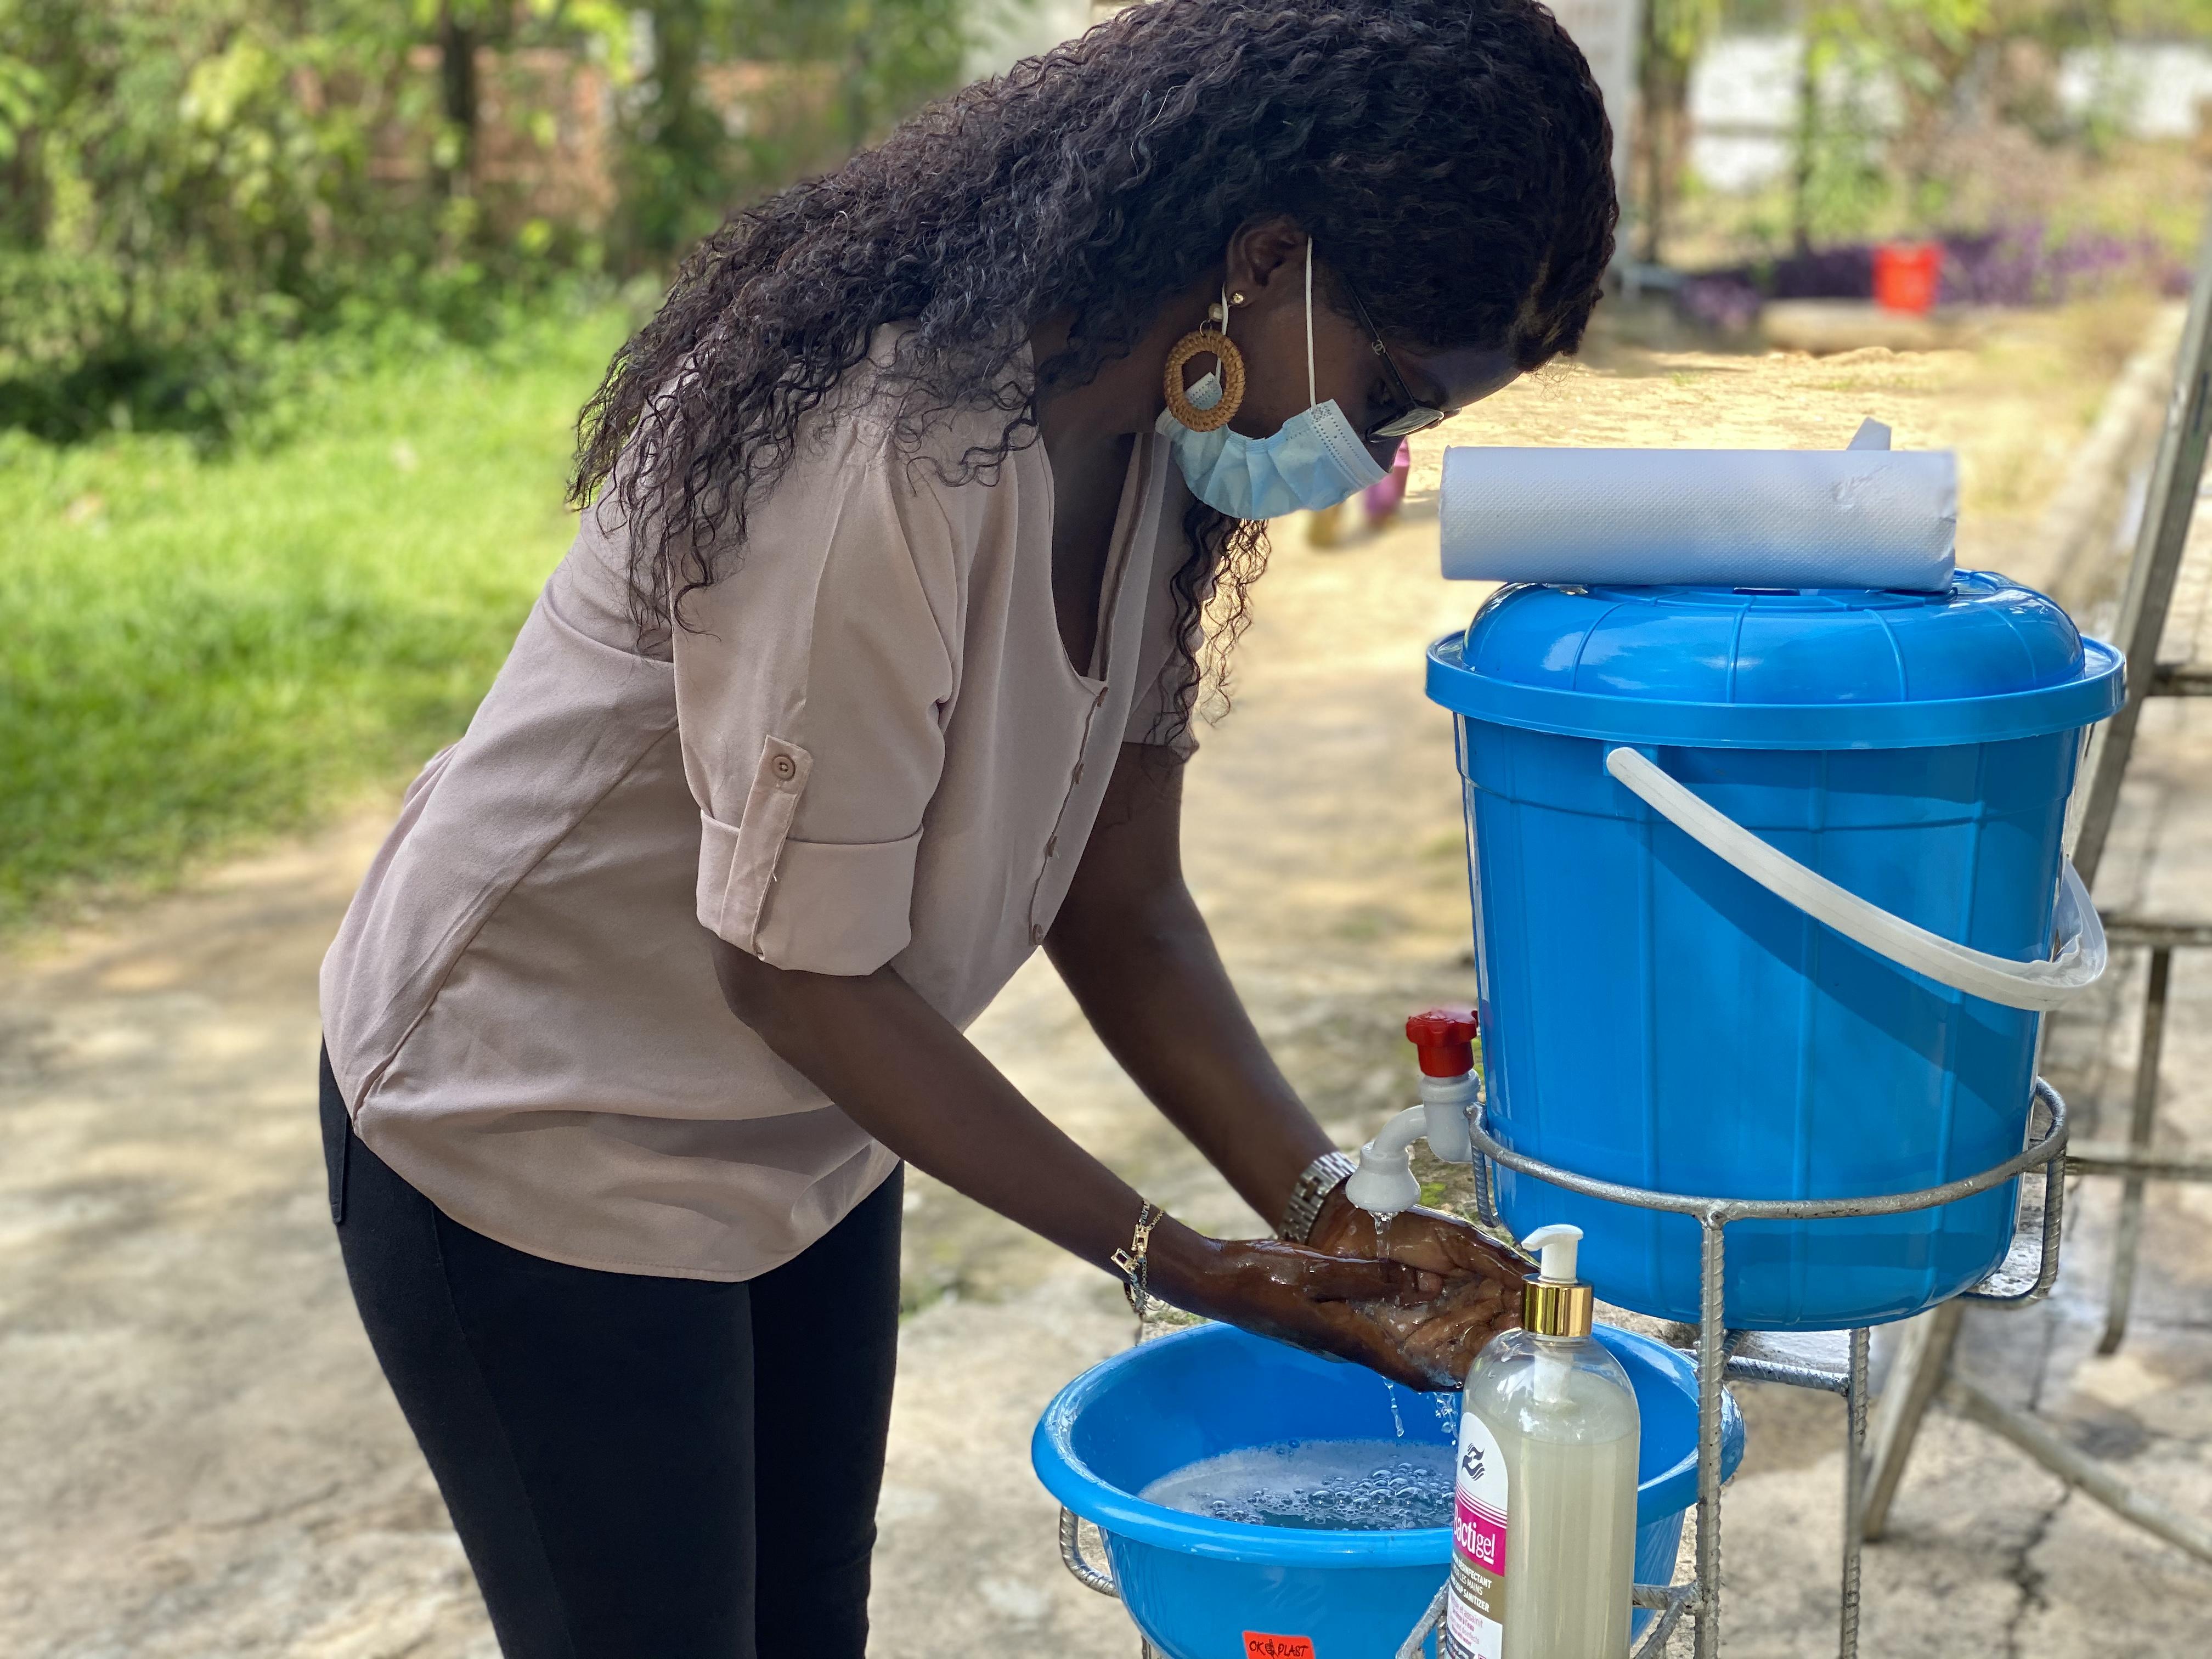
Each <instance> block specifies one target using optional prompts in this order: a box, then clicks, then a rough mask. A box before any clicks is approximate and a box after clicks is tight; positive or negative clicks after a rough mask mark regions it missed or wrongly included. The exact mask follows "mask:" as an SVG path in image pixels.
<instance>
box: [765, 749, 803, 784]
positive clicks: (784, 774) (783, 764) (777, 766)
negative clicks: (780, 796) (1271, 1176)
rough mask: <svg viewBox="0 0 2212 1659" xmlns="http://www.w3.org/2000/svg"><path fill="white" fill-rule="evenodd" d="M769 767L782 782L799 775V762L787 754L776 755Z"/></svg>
mask: <svg viewBox="0 0 2212 1659" xmlns="http://www.w3.org/2000/svg"><path fill="white" fill-rule="evenodd" d="M769 770H770V771H772V772H774V773H775V775H776V776H777V777H779V778H781V780H782V781H784V782H786V783H789V782H790V781H792V780H793V778H795V777H797V776H798V775H799V763H798V762H797V761H795V760H793V759H792V757H790V756H788V755H778V756H777V757H775V761H774V762H773V763H771V764H770V766H769Z"/></svg>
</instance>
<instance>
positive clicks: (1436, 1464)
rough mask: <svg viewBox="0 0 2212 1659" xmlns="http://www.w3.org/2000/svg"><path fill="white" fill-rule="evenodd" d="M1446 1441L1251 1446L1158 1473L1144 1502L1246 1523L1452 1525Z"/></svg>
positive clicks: (1375, 1527)
mask: <svg viewBox="0 0 2212 1659" xmlns="http://www.w3.org/2000/svg"><path fill="white" fill-rule="evenodd" d="M1452 1457H1453V1449H1452V1448H1451V1447H1449V1446H1437V1445H1429V1444H1426V1443H1422V1442H1419V1441H1414V1442H1412V1443H1407V1442H1406V1441H1402V1440H1319V1441H1299V1440H1292V1441H1287V1442H1285V1443H1282V1444H1280V1445H1275V1446H1248V1447H1245V1448H1243V1449H1239V1450H1237V1451H1232V1452H1224V1453H1223V1454H1222V1455H1220V1456H1218V1457H1209V1458H1206V1460H1205V1461H1204V1462H1197V1463H1191V1464H1187V1465H1185V1466H1184V1467H1183V1468H1179V1469H1177V1470H1176V1471H1175V1472H1174V1473H1173V1474H1165V1475H1162V1476H1161V1477H1160V1478H1159V1479H1158V1480H1155V1481H1153V1482H1152V1485H1151V1486H1146V1488H1145V1489H1144V1491H1143V1492H1140V1493H1139V1494H1138V1496H1139V1497H1140V1498H1143V1499H1144V1500H1145V1501H1146V1503H1148V1504H1159V1505H1161V1506H1162V1507H1163V1508H1165V1509H1173V1510H1185V1511H1187V1512H1188V1513H1189V1514H1192V1515H1202V1516H1207V1517H1208V1518H1210V1519H1212V1520H1215V1521H1236V1522H1243V1524H1244V1525H1246V1526H1248V1527H1295V1528H1302V1529H1305V1530H1310V1531H1328V1532H1395V1531H1398V1530H1401V1528H1408V1527H1449V1525H1451V1522H1452Z"/></svg>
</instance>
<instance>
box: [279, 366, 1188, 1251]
mask: <svg viewBox="0 0 2212 1659" xmlns="http://www.w3.org/2000/svg"><path fill="white" fill-rule="evenodd" d="M882 349H883V346H882V343H881V342H879V343H878V356H879V357H880V355H881V351H882ZM870 373H871V371H870V370H869V369H868V368H866V366H864V368H863V369H862V370H861V371H860V374H861V375H862V376H866V375H868V374H870ZM850 390H851V393H852V396H851V398H849V399H848V404H847V405H846V407H845V408H844V410H843V412H842V413H839V414H836V415H834V416H828V417H825V418H823V419H821V420H819V421H817V422H816V424H815V426H814V427H813V428H811V430H810V431H809V432H808V433H807V435H806V436H805V441H804V442H803V444H802V445H801V447H800V450H799V454H798V456H797V458H796V459H795V460H794V461H793V465H792V466H791V467H790V468H789V470H788V471H787V472H786V473H785V474H784V475H783V477H781V479H780V480H779V481H778V482H777V483H776V484H775V488H774V489H771V490H770V491H769V492H768V493H767V494H766V495H763V496H762V497H760V498H758V499H757V501H756V502H755V503H754V506H753V508H752V513H751V523H750V528H749V532H748V536H747V541H746V545H745V547H744V550H743V551H742V553H741V555H740V556H739V557H738V559H737V561H736V562H734V564H733V565H732V568H730V569H729V572H728V574H726V575H724V576H723V577H722V578H721V579H720V580H718V581H717V582H715V583H714V585H713V586H710V587H708V588H706V589H704V590H703V591H702V592H696V593H695V594H693V595H692V596H691V597H690V600H689V601H688V606H689V611H688V614H689V616H690V621H691V623H692V624H693V626H692V629H690V630H679V631H678V632H677V633H676V635H675V638H674V642H673V645H672V647H671V649H670V650H669V651H668V652H667V653H665V654H664V655H663V656H659V657H656V656H654V655H651V654H644V653H641V652H640V651H639V649H638V648H637V644H636V640H635V631H634V629H633V627H632V625H631V623H630V621H629V615H628V611H627V599H626V590H625V587H624V567H625V552H624V543H623V528H622V526H621V525H620V524H619V523H618V522H614V521H612V520H613V513H612V509H609V508H604V507H603V508H600V509H594V510H591V511H587V512H586V513H585V514H584V515H583V518H582V521H581V525H580V532H579V534H578V536H577V538H576V541H575V544H574V547H573V548H572V549H571V550H570V551H569V553H568V557H567V558H566V559H565V560H564V561H562V563H561V565H560V567H559V568H557V569H556V570H555V571H554V573H553V574H552V576H551V578H550V580H548V581H547V583H546V585H545V589H544V592H543V594H541V595H540V597H539V599H538V603H537V605H536V607H535V608H534V609H533V610H532V612H531V614H530V617H529V620H528V621H527V622H526V623H525V624H524V625H523V629H522V631H521V633H520V635H519V636H518V637H517V639H516V641H515V643H514V648H513V653H511V654H510V655H509V656H508V658H507V663H506V665H505V666H504V667H503V668H502V669H501V671H500V673H499V677H498V678H497V679H496V681H495V682H494V684H493V685H492V689H491V690H490V693H489V695H488V696H486V697H485V698H484V701H483V705H482V706H481V707H480V708H478V709H477V714H476V718H475V719H474V720H471V722H470V724H469V728H468V732H467V734H466V735H465V736H464V737H463V738H461V740H460V741H459V743H457V744H454V745H453V747H451V748H450V749H447V750H445V751H444V752H443V753H441V754H440V755H439V756H437V757H435V759H433V760H432V761H431V762H430V763H429V764H428V766H427V767H425V768H424V769H423V770H422V775H421V776H420V777H418V778H417V779H416V781H415V782H414V784H413V785H412V786H411V787H410V788H409V790H408V792H407V795H406V799H405V802H404V805H403V806H402V808H401V811H400V815H399V821H398V824H397V825H395V826H394V828H393V829H392V833H391V835H390V836H389V837H388V838H387V839H386V842H385V844H384V847H383V848H382V850H381V851H380V853H379V854H377V857H376V860H375V862H374V864H373V865H372V866H370V869H369V872H368V877H367V878H366V880H365V881H364V882H363V883H362V889H361V891H360V892H359V894H358V895H356V897H355V899H354V902H353V904H352V907H351V908H350V909H349V910H348V912H347V913H346V918H345V921H344V923H343V927H341V928H340V930H339V933H338V937H337V942H336V943H335V944H334V945H332V946H331V951H330V954H329V956H328V957H326V958H325V961H324V963H323V973H322V1012H323V1023H324V1030H325V1041H326V1042H327V1043H328V1045H329V1048H330V1055H331V1066H332V1067H333V1068H334V1070H335V1071H336V1073H337V1079H338V1081H339V1084H340V1085H341V1086H342V1088H343V1091H344V1094H345V1097H346V1099H347V1101H348V1103H349V1104H350V1106H351V1108H352V1110H353V1114H354V1122H355V1127H356V1131H357V1132H358V1133H359V1134H360V1135H361V1138H362V1140H363V1141H364V1142H365V1143H366V1144H367V1145H368V1146H370V1147H371V1148H373V1149H374V1151H375V1152H377V1154H378V1155H379V1156H380V1157H381V1158H383V1159H384V1160H385V1161H386V1163H388V1164H391V1166H392V1168H393V1169H394V1170H398V1173H399V1174H400V1175H401V1176H404V1178H405V1179H406V1180H407V1181H408V1182H410V1183H411V1184H412V1185H413V1186H415V1187H416V1188H417V1189H418V1190H420V1191H421V1192H422V1193H423V1194H425V1195H426V1196H427V1197H428V1198H429V1199H430V1200H431V1201H432V1202H433V1203H435V1205H436V1206H438V1207H439V1209H441V1211H443V1212H445V1213H446V1214H447V1215H448V1216H450V1217H452V1218H453V1219H454V1220H456V1221H458V1222H460V1223H461V1224H462V1225H465V1226H468V1227H471V1228H473V1229H475V1230H476V1231H478V1232H482V1233H484V1234H487V1235H489V1237H493V1238H495V1239H497V1240H499V1241H501V1243H507V1244H509V1245H512V1246H513V1247H515V1248H516V1249H522V1250H526V1251H529V1252H531V1253H532V1254H533V1255H540V1256H544V1257H547V1258H549V1259H550V1260H553V1261H564V1262H570V1263H573V1264H575V1265H577V1266H580V1267H599V1268H605V1269H610V1270H612V1271H615V1272H620V1273H655V1274H662V1275H668V1276H673V1277H678V1278H690V1279H749V1278H751V1277H752V1276H753V1275H755V1274H757V1273H763V1272H765V1271H767V1270H768V1269H769V1268H770V1267H775V1266H777V1265H778V1264H779V1263H781V1262H783V1261H787V1260H789V1259H790V1258H791V1257H792V1256H793V1255H797V1254H798V1253H799V1251H800V1250H802V1249H805V1247H806V1246H807V1245H808V1244H810V1243H812V1242H813V1241H814V1240H815V1239H817V1238H818V1237H821V1236H822V1234H823V1233H824V1232H826V1231H828V1230H829V1228H830V1227H831V1226H832V1225H835V1224H836V1222H837V1221H838V1220H839V1219H841V1218H842V1217H843V1216H845V1215H846V1214H847V1213H848V1212H849V1211H851V1210H852V1209H853V1207H854V1206H855V1205H857V1204H858V1203H859V1202H860V1200H862V1199H864V1198H865V1197H866V1196H867V1195H868V1194H869V1193H871V1192H872V1191H873V1190H874V1189H875V1188H876V1186H877V1184H878V1182H881V1181H882V1180H883V1179H884V1176H886V1175H888V1174H889V1173H890V1170H891V1168H892V1166H893V1164H894V1163H895V1162H896V1159H895V1158H893V1156H892V1155H891V1153H890V1152H889V1151H887V1150H886V1149H885V1148H884V1147H883V1146H880V1145H878V1143H877V1142H876V1141H874V1140H873V1139H871V1138H870V1137H869V1136H867V1135H866V1134H865V1133H862V1132H861V1130H860V1128H859V1127H857V1126H856V1125H854V1123H853V1122H852V1121H850V1120H849V1119H848V1118H847V1117H846V1116H845V1115H844V1114H843V1113H842V1112H840V1111H839V1110H838V1109H836V1106H835V1105H833V1104H832V1103H830V1102H829V1101H828V1100H827V1099H825V1098H824V1097H823V1096H822V1095H821V1094H820V1093H819V1092H818V1091H817V1090H816V1089H815V1088H814V1087H813V1085H811V1084H810V1083H808V1082H807V1081H806V1079H805V1078H803V1077H801V1076H800V1075H799V1073H797V1072H796V1071H794V1070H793V1069H792V1068H791V1067H790V1066H787V1065H786V1064H785V1063H784V1062H783V1061H782V1060H779V1059H778V1058H777V1057H776V1056H775V1054H772V1053H771V1052H770V1051H769V1048H768V1047H767V1046H766V1045H765V1044H764V1043H763V1042H761V1040H760V1039H759V1038H758V1037H757V1036H755V1035H754V1034H753V1032H752V1030H750V1028H749V1027H747V1026H745V1025H744V1024H742V1023H740V1022H739V1021H738V1019H737V1018H736V1017H735V1016H733V1015H732V1014H731V1013H730V1012H729V1011H728V1009H727V1008H726V1006H724V1004H723V1002H722V999H721V994H720V990H719V988H718V987H717V986H716V984H715V980H714V969H713V966H712V962H711V959H710V957H709V954H708V936H707V933H706V931H704V930H706V929H711V930H712V931H713V932H714V933H717V934H720V936H721V937H722V938H723V939H727V940H728V941H729V942H730V943H731V944H732V945H737V946H738V947H739V948H741V949H743V950H745V951H750V952H752V953H753V954H754V955H756V956H757V957H760V958H761V959H762V960H763V961H766V962H769V963H775V965H777V966H779V967H786V968H793V969H807V970H810V971H812V972H817V973H829V974H867V973H872V972H873V971H874V970H875V969H878V968H879V967H881V966H883V965H884V963H890V964H891V965H892V966H893V967H894V968H895V969H896V971H897V972H898V974H899V975H900V976H901V977H902V979H904V980H905V981H907V983H908V984H909V985H910V986H912V987H914V988H915V991H917V992H918V993H919V994H921V996H922V997H923V998H924V999H925V1000H927V1001H928V1002H929V1004H930V1005H931V1006H933V1007H934V1008H936V1009H937V1010H938V1012H940V1013H942V1014H943V1015H944V1016H945V1018H946V1019H948V1020H950V1021H951V1022H952V1023H953V1024H956V1025H960V1026H965V1025H966V1024H968V1023H969V1022H970V1021H971V1020H973V1019H974V1018H975V1016H976V1015H977V1014H979V1013H981V1012H982V1010H983V1008H984V1007H985V1006H986V1005H987V1004H988V1003H989V1002H990V1000H991V999H992V998H993V997H994V995H996V994H997V993H998V991H999V990H1000V987H1002V986H1004V985H1005V984H1006V981H1007V980H1008V979H1009V978H1011V977H1012V975H1013V973H1014V970H1015V969H1017V968H1018V967H1019V966H1020V965H1021V964H1022V963H1023V962H1024V959H1026V958H1027V957H1028V956H1029V955H1030V952H1031V951H1033V950H1034V949H1035V948H1036V945H1038V944H1039V943H1040V942H1041V941H1042V939H1043V938H1044V935H1045V931H1046V929H1048V927H1050V926H1051V925H1052V921H1053V916H1054V913H1055V912H1056V911H1057V910H1058V908H1059V907H1060V901H1061V899H1062V898H1063V897H1064V896H1066V891H1067V887H1068V882H1069V879H1070V878H1071V877H1072V875H1073V872H1074V869H1075V866H1076V863H1077V861H1078V860H1079V858H1080V857H1081V856H1082V853H1083V848H1084V844H1085V842H1086V841H1087V840H1088V838H1089V836H1090V834H1091V825H1092V822H1093V820H1094V818H1095V817H1096V816H1097V810H1098V805H1099V801H1100V798H1101V796H1102V794H1103V791H1104V789H1105V787H1106V783H1107V780H1108V777H1109V775H1110V774H1111V772H1112V770H1113V768H1114V763H1115V757H1116V755H1117V752H1118V750H1119V747H1120V745H1121V744H1122V743H1124V742H1146V741H1162V740H1164V739H1165V738H1166V737H1167V736H1168V735H1169V732H1170V726H1171V722H1172V720H1173V716H1174V714H1175V711H1176V682H1177V680H1178V678H1179V677H1178V676H1177V675H1176V674H1174V673H1172V672H1170V671H1168V670H1169V667H1170V659H1171V657H1172V654H1173V653H1172V647H1173V632H1174V630H1173V614H1174V607H1173V601H1172V598H1171V595H1170V590H1169V586H1168V582H1169V579H1170V577H1171V576H1172V574H1174V572H1175V570H1176V568H1177V567H1178V566H1179V565H1180V564H1181V562H1182V558H1183V556H1184V553H1185V550H1186V547H1185V541H1184V538H1183V535H1182V512H1183V508H1184V507H1185V506H1186V504H1187V503H1188V500H1189V497H1188V494H1187V493H1186V492H1185V490H1184V489H1183V486H1182V481H1181V479H1180V477H1177V476H1176V471H1175V466H1174V464H1173V462H1172V460H1171V459H1170V458H1169V455H1168V453H1167V450H1166V447H1165V445H1164V441H1162V440H1160V439H1158V437H1155V436H1152V435H1143V436H1140V437H1139V438H1138V439H1137V440H1136V441H1135V444H1134V448H1133V453H1132V455H1131V458H1130V463H1129V470H1128V473H1127V478H1126V479H1125V481H1124V483H1123V485H1122V490H1121V505H1120V508H1119V511H1118V513H1117V515H1116V518H1115V525H1114V530H1113V535H1112V540H1111V544H1110V551H1109V558H1108V563H1107V570H1106V576H1105V582H1104V586H1103V590H1102V595H1101V602H1100V609H1099V624H1098V635H1097V647H1096V650H1095V653H1094V655H1093V659H1092V660H1091V664H1090V665H1089V670H1088V671H1087V672H1085V673H1078V672H1076V671H1075V670H1074V668H1073V665H1071V664H1070V663H1069V661H1068V659H1067V655H1066V649H1065V647H1063V646H1062V644H1061V641H1060V630H1059V627H1058V623H1057V621H1056V618H1055V616H1054V607H1053V598H1052V568H1051V564H1052V562H1051V547H1052V513H1053V486H1052V474H1051V471H1050V470H1049V468H1048V465H1047V463H1046V459H1045V455H1044V452H1043V450H1042V447H1037V446H1034V445H1033V446H1031V447H1030V448H1028V449H1026V450H1024V451H1021V452H1019V453H1016V454H1014V455H1012V456H1010V457H1009V458H1008V459H1007V460H1006V463H1005V465H1004V466H1003V467H1002V469H1001V470H1000V473H999V475H998V477H997V478H996V479H995V481H994V482H990V483H985V482H981V481H976V482H970V483H963V484H959V485H957V486H956V485H948V484H947V483H945V482H944V481H943V479H942V478H941V477H939V473H938V471H937V469H936V468H934V467H933V466H931V465H928V464H927V460H926V459H925V460H924V461H923V462H922V463H921V464H920V465H916V464H915V462H914V460H913V459H912V458H911V457H909V456H908V455H907V454H904V453H901V452H900V451H899V449H898V448H897V447H896V445H895V444H894V443H893V442H892V441H890V439H889V437H888V435H887V422H885V421H884V419H883V418H882V416H881V414H880V412H879V409H878V404H877V402H876V401H875V400H874V398H873V393H872V391H871V390H870V388H869V386H868V385H867V383H866V380H856V381H855V383H854V387H852V388H851V389H850ZM1003 421H1004V417H1003V416H1000V415H997V414H994V413H989V412H980V413H977V414H974V415H966V414H963V415H958V416H948V417H945V420H944V422H942V423H941V424H940V426H939V428H937V429H936V430H935V431H934V432H933V435H932V439H931V443H930V453H933V454H935V455H938V456H939V457H954V458H957V456H959V455H960V454H961V453H963V450H965V449H966V448H967V447H969V445H972V444H987V443H990V442H992V441H995V440H996V438H997V437H998V435H999V431H1000V427H1001V426H1002V424H1003Z"/></svg>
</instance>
